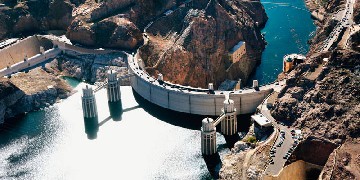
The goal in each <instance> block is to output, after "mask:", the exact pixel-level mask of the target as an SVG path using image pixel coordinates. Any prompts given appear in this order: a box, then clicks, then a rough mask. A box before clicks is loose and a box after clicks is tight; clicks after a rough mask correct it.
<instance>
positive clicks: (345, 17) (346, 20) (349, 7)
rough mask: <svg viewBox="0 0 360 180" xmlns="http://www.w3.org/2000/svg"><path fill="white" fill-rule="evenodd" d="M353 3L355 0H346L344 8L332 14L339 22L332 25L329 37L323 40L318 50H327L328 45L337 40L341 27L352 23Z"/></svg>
mask: <svg viewBox="0 0 360 180" xmlns="http://www.w3.org/2000/svg"><path fill="white" fill-rule="evenodd" d="M354 3H355V0H346V4H345V9H344V10H342V11H339V12H337V13H336V14H335V15H334V18H335V19H337V20H339V21H340V22H339V23H338V24H337V25H336V26H335V27H334V29H333V31H332V32H331V33H330V35H329V37H328V38H327V39H326V40H325V41H324V43H323V45H322V47H321V49H320V51H328V50H329V49H330V47H331V46H332V45H333V44H334V42H336V41H337V40H338V38H339V35H340V32H341V31H342V29H343V28H346V27H350V26H352V25H354V21H353V12H354Z"/></svg>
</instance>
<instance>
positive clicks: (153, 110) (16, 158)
mask: <svg viewBox="0 0 360 180" xmlns="http://www.w3.org/2000/svg"><path fill="white" fill-rule="evenodd" d="M263 3H264V6H265V9H266V12H267V14H268V16H269V21H268V23H267V25H266V27H265V28H264V30H263V31H262V32H263V33H264V34H266V35H265V38H266V40H267V42H268V45H267V47H266V50H265V51H264V54H263V61H262V63H261V65H260V66H259V67H258V69H257V72H256V73H255V74H254V78H255V79H259V80H260V83H267V82H271V81H274V80H275V79H276V77H277V74H278V73H279V72H280V71H281V68H282V63H281V61H282V57H283V55H285V54H288V53H306V51H307V49H308V45H307V43H306V42H307V40H308V39H309V38H310V37H311V35H310V34H311V33H312V32H313V31H314V30H315V27H314V25H313V24H312V20H311V19H310V14H309V13H308V12H307V11H306V10H305V6H304V3H303V1H302V0H293V1H290V0H282V1H279V0H274V1H263ZM279 3H280V4H279ZM67 81H68V82H69V84H70V85H72V86H74V87H75V90H77V91H81V88H82V87H84V86H85V84H84V83H79V82H77V81H75V80H73V79H67ZM121 93H122V95H121V96H122V108H121V109H118V110H115V111H116V112H118V113H120V116H121V119H117V118H116V119H115V118H114V119H113V118H112V116H111V114H110V112H109V107H108V103H107V98H106V91H105V90H101V91H99V92H98V93H97V95H96V98H97V105H98V111H99V119H98V121H99V123H100V125H101V126H100V127H99V131H98V132H96V131H94V132H93V134H96V138H94V139H88V136H87V134H86V133H85V127H84V120H83V117H82V109H81V93H80V92H78V93H75V94H74V95H73V96H71V97H69V98H68V99H66V100H63V101H61V102H59V103H57V104H55V105H53V106H51V107H49V108H46V109H44V110H41V111H37V112H31V113H28V114H26V115H25V116H24V117H23V118H20V119H18V120H16V121H12V122H11V123H7V124H4V125H2V126H1V128H0V179H44V180H45V179H46V180H48V179H212V176H211V175H210V173H209V169H211V168H208V167H209V164H208V163H206V162H205V160H204V158H203V157H202V156H201V152H200V131H199V129H200V126H201V119H202V118H203V117H199V116H192V115H187V114H180V113H175V112H172V111H166V110H164V109H162V108H159V107H156V106H153V105H151V104H149V103H148V102H146V101H144V100H143V99H141V98H140V97H138V96H136V95H134V93H133V91H132V89H131V87H121ZM119 107H120V106H116V108H119ZM238 121H239V126H240V127H239V129H240V130H241V131H246V129H247V127H248V126H249V119H248V117H247V118H246V117H240V118H239V120H238ZM88 131H89V130H88ZM90 131H91V130H90ZM240 134H241V133H240ZM217 135H218V137H217V143H218V150H219V157H220V158H222V157H223V155H224V154H226V153H228V152H229V148H228V147H227V146H228V145H227V143H226V142H227V139H225V138H224V137H223V136H222V135H221V134H219V133H218V134H217ZM219 168H220V164H217V166H214V167H212V169H213V170H214V171H218V169H219Z"/></svg>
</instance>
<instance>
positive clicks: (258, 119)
mask: <svg viewBox="0 0 360 180" xmlns="http://www.w3.org/2000/svg"><path fill="white" fill-rule="evenodd" d="M251 120H252V121H254V123H255V126H257V127H260V129H263V128H267V127H271V126H272V123H271V121H270V120H269V119H268V118H266V117H265V116H264V115H262V114H255V115H252V116H251Z"/></svg>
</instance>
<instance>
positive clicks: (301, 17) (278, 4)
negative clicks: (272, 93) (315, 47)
mask: <svg viewBox="0 0 360 180" xmlns="http://www.w3.org/2000/svg"><path fill="white" fill-rule="evenodd" d="M261 2H262V4H263V6H264V7H265V11H266V14H267V15H268V17H269V20H268V21H267V23H266V25H265V27H264V29H263V30H262V31H261V32H262V34H264V35H265V40H266V42H267V46H266V48H265V50H264V52H263V54H262V59H261V64H260V65H259V66H258V67H257V69H256V71H255V73H254V74H253V75H252V77H251V78H250V79H251V80H252V79H257V80H259V83H260V84H267V83H270V82H273V81H274V80H276V78H277V76H278V74H279V73H280V72H281V71H282V59H283V57H284V55H286V54H292V53H297V54H303V55H306V53H307V52H308V50H309V44H308V40H309V39H311V38H312V37H313V35H314V34H315V30H316V27H315V25H314V23H313V21H312V20H311V18H310V13H309V11H308V10H307V9H306V7H305V4H304V1H303V0H262V1H261ZM249 82H252V81H249Z"/></svg>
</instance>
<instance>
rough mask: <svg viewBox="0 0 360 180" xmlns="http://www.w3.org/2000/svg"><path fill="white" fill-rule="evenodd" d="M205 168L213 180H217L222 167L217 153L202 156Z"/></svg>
mask: <svg viewBox="0 0 360 180" xmlns="http://www.w3.org/2000/svg"><path fill="white" fill-rule="evenodd" d="M203 158H204V160H205V163H206V166H207V168H208V170H209V172H210V174H211V176H212V177H213V178H214V179H219V172H220V169H221V166H222V162H221V159H220V155H219V153H215V154H213V155H203Z"/></svg>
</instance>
